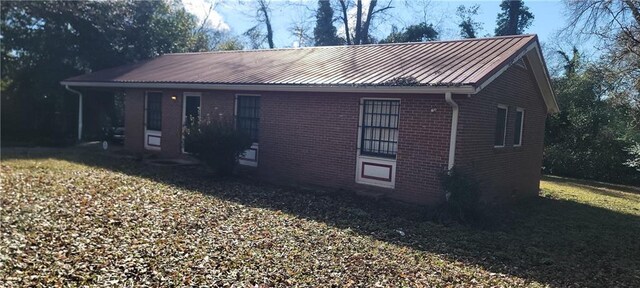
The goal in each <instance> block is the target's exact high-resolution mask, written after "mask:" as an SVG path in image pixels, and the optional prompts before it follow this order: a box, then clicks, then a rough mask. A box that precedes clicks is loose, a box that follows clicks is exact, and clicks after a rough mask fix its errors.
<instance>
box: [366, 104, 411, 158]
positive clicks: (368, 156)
mask: <svg viewBox="0 0 640 288" xmlns="http://www.w3.org/2000/svg"><path fill="white" fill-rule="evenodd" d="M366 100H381V101H398V102H399V103H400V107H401V106H402V101H401V100H400V98H376V97H363V98H360V115H358V143H357V148H358V152H357V153H358V156H362V157H367V158H374V159H383V160H389V161H394V162H395V161H396V158H398V157H397V154H396V157H395V158H385V157H376V156H370V155H362V154H361V153H360V148H361V146H360V145H361V144H362V119H363V118H364V111H363V109H362V107H363V105H364V101H366ZM400 107H398V109H400ZM399 139H400V110H398V140H399ZM399 144H400V141H398V145H399ZM396 153H397V151H396Z"/></svg>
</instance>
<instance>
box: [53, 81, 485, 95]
mask: <svg viewBox="0 0 640 288" xmlns="http://www.w3.org/2000/svg"><path fill="white" fill-rule="evenodd" d="M60 84H62V85H68V86H75V87H98V88H131V89H197V90H236V91H280V92H344V93H386V94H399V93H401V94H442V93H445V92H452V93H456V94H473V93H475V92H474V91H475V88H474V87H472V86H454V87H451V86H409V87H402V86H303V85H300V86H296V85H235V84H198V83H127V82H75V81H62V82H60Z"/></svg>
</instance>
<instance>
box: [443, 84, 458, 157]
mask: <svg viewBox="0 0 640 288" xmlns="http://www.w3.org/2000/svg"><path fill="white" fill-rule="evenodd" d="M444 99H445V100H446V101H447V103H448V104H449V106H451V108H452V109H453V113H452V115H451V136H450V138H449V164H448V165H447V169H449V170H451V169H452V168H453V165H454V164H455V161H456V139H457V136H458V110H459V109H458V103H456V102H455V101H453V98H452V97H451V92H446V93H444Z"/></svg>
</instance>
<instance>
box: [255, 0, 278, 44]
mask: <svg viewBox="0 0 640 288" xmlns="http://www.w3.org/2000/svg"><path fill="white" fill-rule="evenodd" d="M257 3H258V13H257V16H258V19H259V21H261V22H262V23H264V24H265V26H266V27H267V42H268V43H269V48H272V49H273V48H274V47H275V46H274V45H273V29H272V28H271V19H269V13H270V12H271V10H270V9H269V4H270V2H269V1H267V0H258V1H257Z"/></svg>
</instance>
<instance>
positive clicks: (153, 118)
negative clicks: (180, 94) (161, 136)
mask: <svg viewBox="0 0 640 288" xmlns="http://www.w3.org/2000/svg"><path fill="white" fill-rule="evenodd" d="M146 109H147V113H146V114H147V115H146V116H147V119H146V120H147V121H146V122H147V123H146V125H147V130H153V131H162V93H161V92H147V106H146Z"/></svg>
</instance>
